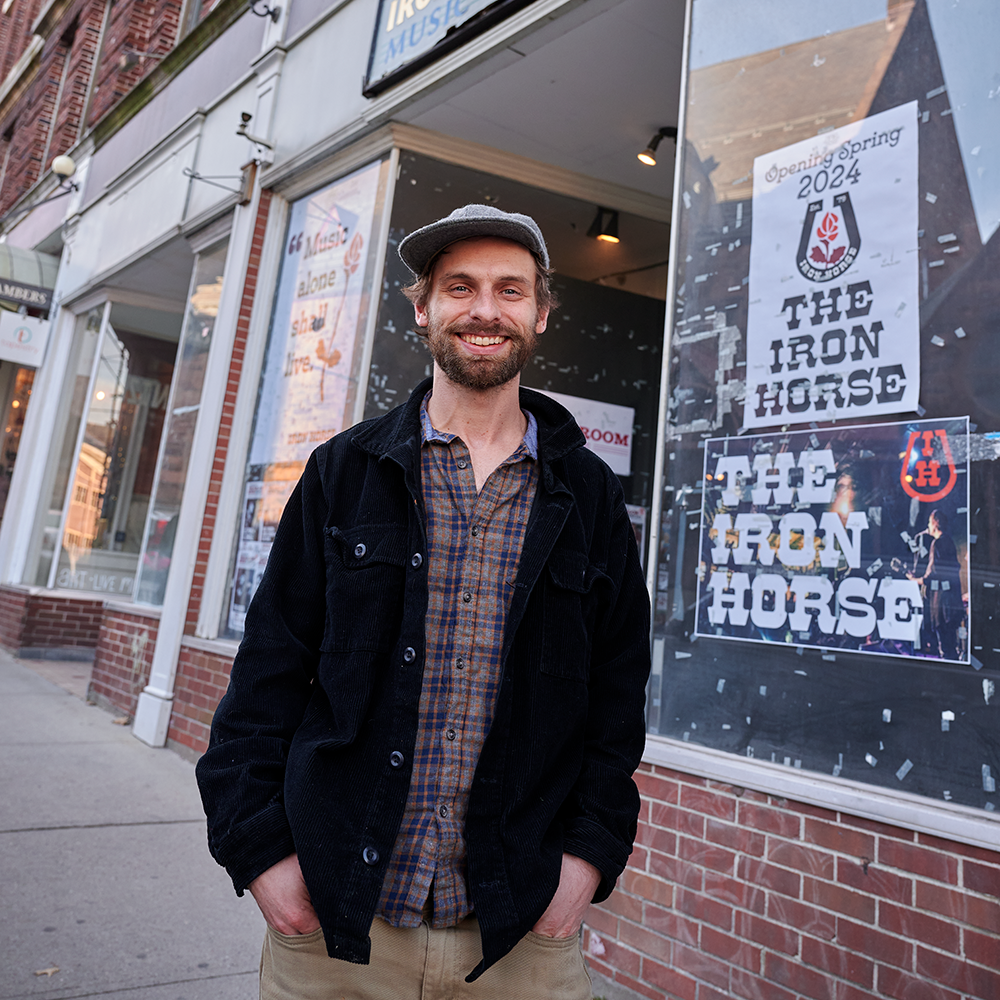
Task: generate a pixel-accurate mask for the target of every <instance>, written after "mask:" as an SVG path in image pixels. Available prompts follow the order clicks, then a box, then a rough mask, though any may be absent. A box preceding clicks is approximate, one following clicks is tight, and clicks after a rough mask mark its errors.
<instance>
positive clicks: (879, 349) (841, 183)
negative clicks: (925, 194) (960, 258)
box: [743, 101, 920, 428]
mask: <svg viewBox="0 0 1000 1000" xmlns="http://www.w3.org/2000/svg"><path fill="white" fill-rule="evenodd" d="M917 212H918V189H917V104H916V102H915V101H914V102H912V103H910V104H904V105H901V106H900V107H897V108H893V109H892V110H890V111H884V112H882V113H881V114H877V115H872V116H871V117H870V118H865V119H863V120H862V121H859V122H856V123H853V124H851V125H845V126H843V127H842V128H838V129H834V130H832V131H830V132H826V133H824V134H822V135H819V136H816V137H815V138H813V139H807V140H804V141H802V142H797V143H794V144H793V145H791V146H786V147H785V148H784V149H779V150H776V151H774V152H771V153H767V154H766V155H764V156H759V157H757V158H756V159H755V160H754V173H753V242H752V244H751V249H750V302H749V310H748V314H747V395H746V404H745V407H744V411H743V426H744V427H745V428H756V427H770V426H774V425H775V424H800V423H809V422H811V421H824V420H833V419H841V418H855V417H871V416H875V415H882V414H890V413H891V414H896V413H906V412H909V411H913V410H916V408H917V403H918V398H919V394H920V350H919V298H918V278H919V273H918V269H919V264H918V260H917V225H918V222H917Z"/></svg>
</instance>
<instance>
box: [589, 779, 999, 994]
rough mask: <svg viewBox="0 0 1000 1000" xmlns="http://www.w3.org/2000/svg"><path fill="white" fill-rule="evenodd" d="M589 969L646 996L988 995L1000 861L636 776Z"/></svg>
mask: <svg viewBox="0 0 1000 1000" xmlns="http://www.w3.org/2000/svg"><path fill="white" fill-rule="evenodd" d="M636 780H637V782H638V784H639V788H640V791H641V794H642V811H641V813H640V823H639V836H638V839H637V842H636V847H635V851H634V852H633V854H632V857H631V859H630V863H629V866H628V868H627V869H626V871H625V874H624V876H623V877H622V879H621V880H620V882H619V887H618V890H617V891H616V892H615V893H614V894H613V895H612V896H611V898H610V899H609V900H608V901H607V902H606V903H604V904H602V905H601V906H596V907H591V910H590V912H589V914H588V917H587V929H586V932H585V937H584V948H585V950H586V952H587V955H588V959H589V961H590V962H591V965H592V967H593V968H594V969H595V970H596V971H598V972H600V973H601V974H603V975H604V976H606V977H607V978H609V979H612V980H614V981H616V982H618V983H620V984H621V985H623V986H626V987H628V988H630V989H632V990H634V991H635V992H637V993H639V994H640V995H642V996H645V997H649V998H651V1000H667V998H669V1000H723V998H731V997H739V998H745V1000H876V998H878V1000H882V998H885V1000H998V998H1000V853H997V852H993V851H987V850H983V849H981V848H976V847H966V846H963V845H961V844H955V843H952V842H950V841H945V840H940V839H938V838H936V837H931V836H928V835H925V834H920V833H913V832H911V831H908V830H903V829H899V828H897V827H892V826H886V825H884V824H881V823H875V822H871V821H868V820H863V819H858V818H856V817H853V816H850V815H847V814H845V813H837V812H834V811H831V810H827V809H819V808H815V807H813V806H807V805H802V804H800V803H795V802H790V801H788V800H784V799H777V798H774V797H773V796H767V795H762V794H759V793H757V792H752V791H746V790H744V789H742V788H736V787H733V786H731V785H726V784H721V783H718V782H712V781H707V780H704V779H701V778H694V777H691V776H689V775H685V774H681V773H679V772H676V771H671V770H668V769H666V768H662V767H654V766H651V765H643V767H642V768H641V770H640V772H639V773H638V774H637V775H636Z"/></svg>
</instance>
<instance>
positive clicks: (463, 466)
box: [455, 458, 469, 469]
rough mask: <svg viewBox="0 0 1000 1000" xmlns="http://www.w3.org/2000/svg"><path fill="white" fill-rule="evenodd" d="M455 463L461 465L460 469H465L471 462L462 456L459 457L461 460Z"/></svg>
mask: <svg viewBox="0 0 1000 1000" xmlns="http://www.w3.org/2000/svg"><path fill="white" fill-rule="evenodd" d="M455 464H456V465H457V466H458V467H459V468H460V469H464V468H465V467H466V466H467V465H468V464H469V463H468V462H466V460H465V459H464V458H460V459H459V460H458V461H457V462H456V463H455Z"/></svg>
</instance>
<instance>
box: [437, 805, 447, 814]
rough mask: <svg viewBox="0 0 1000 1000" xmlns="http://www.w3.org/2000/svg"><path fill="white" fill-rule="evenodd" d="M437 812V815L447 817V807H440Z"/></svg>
mask: <svg viewBox="0 0 1000 1000" xmlns="http://www.w3.org/2000/svg"><path fill="white" fill-rule="evenodd" d="M438 812H439V813H440V814H441V815H442V816H447V815H448V807H447V806H441V808H440V809H438Z"/></svg>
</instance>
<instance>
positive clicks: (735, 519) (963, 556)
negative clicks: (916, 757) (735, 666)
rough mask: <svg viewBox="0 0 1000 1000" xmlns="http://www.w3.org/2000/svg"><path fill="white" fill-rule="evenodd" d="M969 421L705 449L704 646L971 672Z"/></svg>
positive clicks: (741, 441)
mask: <svg viewBox="0 0 1000 1000" xmlns="http://www.w3.org/2000/svg"><path fill="white" fill-rule="evenodd" d="M968 449H969V424H968V420H967V418H956V419H945V420H917V421H913V422H910V423H887V424H871V425H867V426H860V427H859V426H855V427H843V428H837V429H834V430H823V431H820V430H816V431H810V430H802V431H792V432H789V433H785V434H768V435H750V434H747V435H745V436H741V437H730V438H715V439H711V440H708V441H706V442H705V472H704V492H703V498H704V500H703V507H702V530H701V559H700V565H699V580H698V612H697V624H696V631H697V634H698V635H703V636H719V637H722V638H725V639H741V640H744V641H750V642H770V643H783V644H791V645H796V646H808V647H813V648H819V649H822V650H824V651H825V652H835V651H837V650H843V651H853V652H863V653H877V654H880V655H882V656H900V657H919V658H923V659H936V660H948V661H952V662H959V663H969V662H970V661H969V644H968V635H969V619H970V615H971V608H970V607H969V605H968V592H969V546H970V544H972V543H973V542H974V541H975V539H974V538H972V537H970V535H969V475H968V454H969V451H968Z"/></svg>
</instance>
